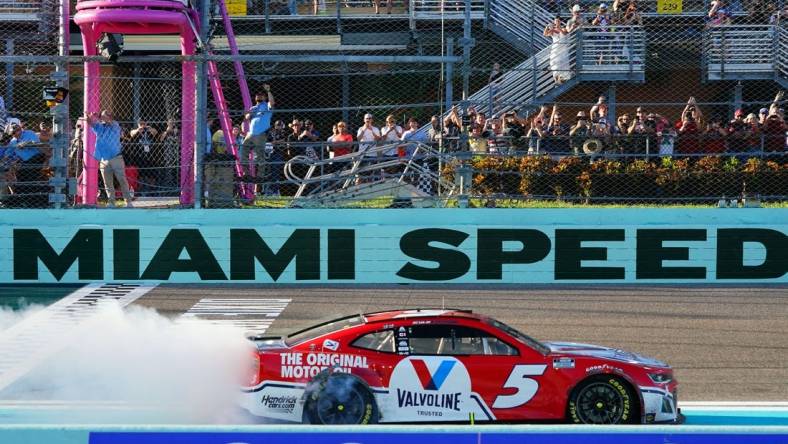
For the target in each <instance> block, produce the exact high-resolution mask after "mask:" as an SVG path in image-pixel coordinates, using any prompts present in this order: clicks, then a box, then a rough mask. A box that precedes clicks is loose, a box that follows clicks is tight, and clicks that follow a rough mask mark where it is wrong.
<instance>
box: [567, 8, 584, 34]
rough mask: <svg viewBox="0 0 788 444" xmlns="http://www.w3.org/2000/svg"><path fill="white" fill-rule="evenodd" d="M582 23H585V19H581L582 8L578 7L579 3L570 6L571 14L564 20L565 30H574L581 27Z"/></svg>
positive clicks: (569, 31) (570, 31)
mask: <svg viewBox="0 0 788 444" xmlns="http://www.w3.org/2000/svg"><path fill="white" fill-rule="evenodd" d="M583 25H585V19H583V9H582V8H581V7H580V5H574V6H572V16H571V17H569V20H567V21H566V32H568V33H572V32H575V31H577V30H578V29H580V28H581V27H583Z"/></svg>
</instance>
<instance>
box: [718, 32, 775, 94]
mask: <svg viewBox="0 0 788 444" xmlns="http://www.w3.org/2000/svg"><path fill="white" fill-rule="evenodd" d="M703 67H704V72H705V77H706V78H707V79H708V80H711V81H715V80H774V81H775V82H777V83H779V84H780V85H781V86H782V87H783V88H788V29H786V26H785V25H735V26H720V27H716V28H710V29H707V30H706V31H705V32H704V35H703Z"/></svg>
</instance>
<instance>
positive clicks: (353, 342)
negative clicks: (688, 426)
mask: <svg viewBox="0 0 788 444" xmlns="http://www.w3.org/2000/svg"><path fill="white" fill-rule="evenodd" d="M254 339H255V342H256V344H257V353H256V354H255V356H256V360H255V363H254V371H253V376H252V378H251V379H252V380H251V383H250V384H249V385H250V386H249V387H248V388H245V389H244V395H243V399H242V401H241V403H242V407H243V408H245V409H246V410H248V411H249V412H250V413H251V414H252V415H255V416H260V417H265V418H268V419H275V420H283V421H293V422H306V423H312V424H367V423H376V422H386V423H391V422H408V423H413V422H468V421H469V420H470V418H475V420H476V421H502V422H515V421H554V422H570V423H579V424H622V423H673V422H677V421H678V420H679V418H680V414H679V411H678V409H677V408H676V386H677V383H676V381H675V379H674V378H673V371H672V370H671V368H670V366H668V365H667V364H665V363H663V362H660V361H657V360H655V359H651V358H646V357H643V356H640V355H636V354H634V353H630V352H626V351H623V350H616V349H612V348H607V347H601V346H596V345H588V344H574V343H560V342H547V343H542V342H539V341H537V340H535V339H533V338H531V337H529V336H527V335H525V334H523V333H520V332H519V331H517V330H515V329H514V328H512V327H509V326H508V325H506V324H504V323H502V322H499V321H496V320H495V319H492V318H489V317H486V316H481V315H478V314H474V313H472V312H471V311H467V310H445V309H421V310H399V311H387V312H379V313H367V314H363V315H354V316H348V317H345V318H341V319H336V320H333V321H330V322H327V323H323V324H319V325H316V326H314V327H310V328H308V329H306V330H301V331H299V332H296V333H293V334H291V335H290V336H287V337H285V338H254Z"/></svg>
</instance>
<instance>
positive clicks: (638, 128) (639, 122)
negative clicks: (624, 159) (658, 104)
mask: <svg viewBox="0 0 788 444" xmlns="http://www.w3.org/2000/svg"><path fill="white" fill-rule="evenodd" d="M646 120H647V117H646V114H645V113H644V111H643V108H641V107H638V108H637V110H636V111H635V118H634V119H633V120H632V123H631V124H630V126H629V130H628V134H629V140H630V143H631V147H632V152H633V153H638V154H639V153H645V152H650V151H651V150H652V149H654V148H655V147H654V146H652V144H651V138H650V133H651V131H652V128H650V124H649V125H648V126H647V125H646ZM651 123H653V124H654V129H653V131H654V132H656V122H654V121H653V119H652V120H651Z"/></svg>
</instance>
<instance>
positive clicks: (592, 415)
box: [577, 382, 624, 424]
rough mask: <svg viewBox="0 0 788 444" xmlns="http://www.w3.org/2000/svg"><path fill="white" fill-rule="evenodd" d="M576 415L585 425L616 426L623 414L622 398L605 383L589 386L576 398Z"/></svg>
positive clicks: (613, 388)
mask: <svg viewBox="0 0 788 444" xmlns="http://www.w3.org/2000/svg"><path fill="white" fill-rule="evenodd" d="M577 414H578V416H579V417H580V420H581V421H582V422H583V423H586V424H618V423H620V422H621V417H622V415H623V414H624V397H623V396H622V395H621V393H620V392H619V391H618V390H616V388H615V387H613V386H611V385H609V384H607V383H602V382H599V383H595V384H591V385H589V386H587V387H585V388H583V390H582V391H581V392H580V394H579V395H578V396H577Z"/></svg>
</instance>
